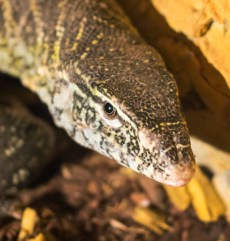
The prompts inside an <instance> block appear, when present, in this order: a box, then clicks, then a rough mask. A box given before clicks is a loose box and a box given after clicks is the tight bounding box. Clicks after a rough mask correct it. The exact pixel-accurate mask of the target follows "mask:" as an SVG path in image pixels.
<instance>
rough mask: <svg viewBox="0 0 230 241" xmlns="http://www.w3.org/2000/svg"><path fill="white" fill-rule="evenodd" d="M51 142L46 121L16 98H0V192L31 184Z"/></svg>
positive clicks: (43, 164) (42, 167)
mask: <svg viewBox="0 0 230 241" xmlns="http://www.w3.org/2000/svg"><path fill="white" fill-rule="evenodd" d="M9 97H10V96H9ZM54 143H55V138H54V133H53V131H52V129H51V128H50V127H48V125H47V124H45V123H44V122H43V121H41V120H39V119H37V118H35V117H34V116H32V115H31V114H29V113H28V112H27V110H25V109H24V107H22V106H21V105H20V104H17V103H16V100H15V102H14V101H10V102H9V101H7V102H6V101H2V100H1V101H0V170H1V171H0V193H1V194H5V195H6V194H12V193H15V192H16V191H17V189H18V188H22V187H27V186H28V185H31V184H32V183H33V182H34V181H35V180H36V178H37V177H38V175H39V173H42V172H44V170H45V168H46V166H47V165H48V163H49V161H50V159H51V157H52V150H53V148H54Z"/></svg>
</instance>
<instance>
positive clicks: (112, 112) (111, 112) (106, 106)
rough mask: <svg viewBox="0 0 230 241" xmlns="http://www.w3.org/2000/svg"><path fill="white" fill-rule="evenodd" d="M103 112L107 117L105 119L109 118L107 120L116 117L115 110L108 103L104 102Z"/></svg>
mask: <svg viewBox="0 0 230 241" xmlns="http://www.w3.org/2000/svg"><path fill="white" fill-rule="evenodd" d="M104 112H105V114H106V115H107V117H109V118H113V117H115V116H116V115H117V110H116V108H115V107H114V106H113V105H112V104H110V103H109V102H106V103H105V104H104Z"/></svg>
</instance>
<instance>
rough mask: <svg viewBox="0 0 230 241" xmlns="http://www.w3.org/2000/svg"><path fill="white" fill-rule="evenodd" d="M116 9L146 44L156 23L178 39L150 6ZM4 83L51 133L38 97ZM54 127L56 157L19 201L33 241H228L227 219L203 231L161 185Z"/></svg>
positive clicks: (15, 227) (3, 235) (14, 229)
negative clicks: (31, 213)
mask: <svg viewBox="0 0 230 241" xmlns="http://www.w3.org/2000/svg"><path fill="white" fill-rule="evenodd" d="M120 2H122V5H123V6H124V7H125V9H126V10H128V12H129V15H130V16H131V18H132V19H133V21H134V23H135V24H136V26H137V27H138V28H139V30H140V31H141V32H142V34H143V36H145V37H146V39H147V40H148V41H150V42H151V41H152V42H154V41H155V40H157V39H158V37H159V36H158V34H157V31H158V29H159V26H161V24H162V29H161V31H163V32H165V33H166V34H167V33H168V34H170V35H174V34H175V33H173V32H172V31H171V30H170V29H169V28H168V27H167V25H166V24H165V23H164V22H163V23H162V19H161V17H160V16H158V15H157V13H155V12H154V9H153V8H152V7H150V5H149V3H148V1H146V0H145V1H143V2H142V3H140V2H141V1H139V2H138V1H137V0H128V1H125V2H123V1H120ZM135 6H136V7H135ZM137 8H138V11H137ZM150 20H151V21H155V23H156V25H155V26H156V28H155V30H154V31H150V28H149V25H150V24H151V23H152V22H151V21H150ZM146 21H150V22H149V25H148V24H146ZM2 79H7V81H6V82H8V83H9V82H11V83H12V85H15V86H16V92H17V93H20V94H18V95H23V96H24V97H25V96H26V99H27V100H26V101H25V102H27V103H28V102H31V100H33V104H32V105H30V106H29V107H30V108H31V109H32V110H33V107H36V110H35V111H34V112H35V114H36V115H38V116H45V119H46V120H48V122H50V124H51V125H52V126H53V124H52V121H51V120H50V117H49V115H48V114H47V110H46V108H45V107H44V106H43V105H42V104H41V103H39V102H38V100H37V98H36V97H34V96H33V95H31V94H29V93H28V92H27V91H25V90H23V89H22V87H20V86H19V85H18V83H17V81H14V80H11V79H9V78H8V77H6V76H4V77H2V76H1V81H2ZM9 80H11V81H9ZM10 88H11V87H10ZM13 89H14V87H13ZM13 92H14V90H13ZM14 93H15V92H14ZM22 93H23V94H22ZM24 93H26V94H25V95H24ZM28 100H29V101H28ZM43 113H45V115H43ZM43 118H44V117H43ZM52 128H54V130H55V131H56V133H57V140H58V141H57V148H56V149H57V150H59V151H58V153H56V155H55V156H54V158H53V162H52V163H53V164H52V165H50V166H49V167H47V170H44V175H43V177H41V180H39V181H38V183H37V184H36V185H35V186H34V187H33V188H32V189H28V190H22V191H21V192H20V194H19V199H20V200H21V203H20V205H21V209H19V210H23V209H24V208H26V207H31V208H32V209H34V210H36V211H37V214H38V217H39V218H38V221H37V223H36V227H35V230H34V232H33V234H32V235H31V237H34V236H36V234H38V233H43V234H44V236H45V238H46V240H47V241H58V240H60V241H70V240H78V241H86V240H87V241H88V240H95V241H96V240H98V241H116V240H117V241H118V240H123V241H134V240H138V241H148V240H149V241H150V240H151V241H154V240H157V241H174V240H175V241H179V240H180V241H230V226H229V224H228V223H227V222H226V220H225V219H224V218H220V219H219V220H218V221H217V222H213V223H208V224H207V223H203V222H201V221H199V220H198V219H197V217H196V215H195V212H194V211H193V209H192V208H189V209H188V210H187V211H185V212H181V211H179V210H177V209H176V208H175V207H174V206H173V205H172V204H171V203H170V200H169V198H168V197H167V195H166V193H165V191H164V189H163V188H162V186H161V185H160V184H158V183H156V182H155V181H152V180H150V179H148V178H145V177H144V176H142V175H139V174H134V173H133V172H132V171H129V170H128V169H126V168H123V167H121V166H119V165H118V164H117V163H115V162H114V161H112V160H110V159H108V158H106V157H103V156H101V155H99V154H97V153H95V152H91V151H89V150H86V149H84V148H82V147H79V146H78V145H77V144H75V143H73V142H72V141H71V140H70V139H69V138H68V137H67V135H66V134H65V133H64V132H63V131H61V130H59V129H57V128H56V127H54V126H53V127H52ZM20 215H21V212H20V211H18V209H16V214H15V215H14V216H15V217H14V218H7V219H4V220H3V221H2V222H1V223H0V241H13V240H17V236H18V233H19V230H20V225H21V220H20ZM25 240H28V239H25Z"/></svg>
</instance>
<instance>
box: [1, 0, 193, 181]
mask: <svg viewBox="0 0 230 241" xmlns="http://www.w3.org/2000/svg"><path fill="white" fill-rule="evenodd" d="M0 71H2V72H5V73H8V74H11V75H14V76H16V77H18V78H20V80H21V82H22V83H23V84H24V85H25V86H26V87H27V88H29V89H31V90H33V91H34V92H36V93H37V94H38V95H39V97H40V98H41V100H42V101H44V102H45V103H46V104H47V106H48V107H49V110H50V112H51V114H52V116H53V118H54V121H55V123H56V124H57V125H58V126H60V127H63V128H64V129H65V130H66V131H67V132H68V134H69V135H70V136H71V137H72V138H73V139H74V140H75V141H76V142H78V143H80V144H81V145H83V146H85V147H88V148H90V149H93V150H96V151H98V152H100V153H102V154H104V155H106V156H109V157H111V158H112V159H115V160H116V161H117V162H119V163H120V164H122V165H124V166H127V167H130V168H132V169H134V170H136V171H137V172H140V173H142V174H144V175H146V176H148V177H150V178H153V179H155V180H157V181H160V182H163V183H166V184H169V185H173V186H181V185H184V184H186V183H187V182H188V181H189V180H190V179H191V177H192V174H193V172H194V156H193V153H192V151H191V147H190V140H189V133H188V130H187V126H186V123H185V120H184V117H183V115H182V114H181V107H180V103H179V99H178V90H177V86H176V83H175V80H174V78H173V77H172V75H171V74H170V73H169V72H168V71H167V70H166V67H165V65H164V63H163V61H162V59H161V57H160V56H159V54H158V53H157V52H156V51H155V50H154V49H153V48H152V47H151V46H149V45H147V44H146V43H145V41H144V40H143V39H142V38H141V37H140V35H139V34H138V32H137V31H136V30H135V29H134V27H133V26H132V25H131V23H130V21H129V20H128V18H127V17H126V16H125V14H124V13H123V11H122V10H121V9H120V7H119V6H118V5H117V4H116V3H115V2H114V1H113V0H49V1H45V0H23V1H21V0H0Z"/></svg>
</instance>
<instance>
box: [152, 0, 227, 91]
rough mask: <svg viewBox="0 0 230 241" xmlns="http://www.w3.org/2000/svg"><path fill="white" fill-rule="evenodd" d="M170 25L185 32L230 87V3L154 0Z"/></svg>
mask: <svg viewBox="0 0 230 241" xmlns="http://www.w3.org/2000/svg"><path fill="white" fill-rule="evenodd" d="M152 2H153V4H154V6H155V7H156V9H157V10H158V11H159V12H160V13H161V14H163V15H164V16H165V18H166V19H167V21H168V23H169V25H170V26H171V27H172V28H173V29H175V30H176V31H178V32H183V33H184V34H185V35H186V36H187V37H188V38H190V39H191V40H192V41H193V42H194V43H195V44H196V45H198V46H199V48H200V49H201V50H202V52H203V53H204V55H205V56H206V58H207V59H208V61H209V62H210V63H211V64H213V66H215V67H216V69H218V70H219V71H220V73H221V74H222V75H223V77H224V78H225V80H226V83H227V84H228V87H230V65H229V61H230V56H229V53H230V28H229V26H230V3H229V1H228V0H223V1H219V0H210V1H206V0H170V1H168V0H152Z"/></svg>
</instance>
